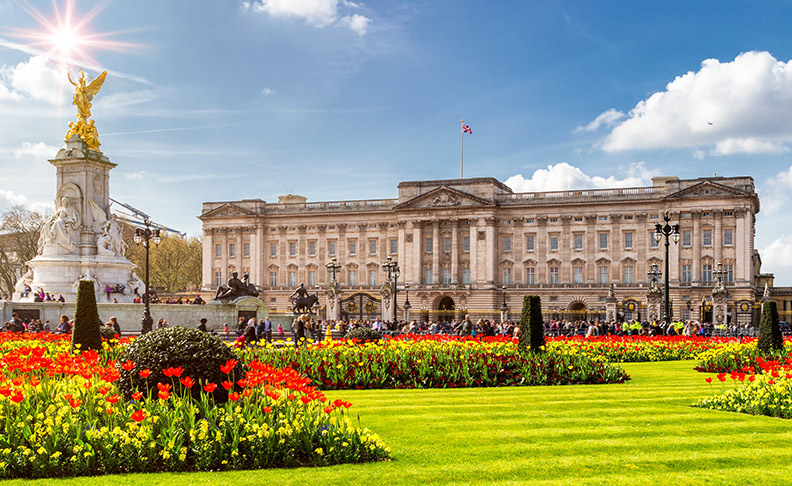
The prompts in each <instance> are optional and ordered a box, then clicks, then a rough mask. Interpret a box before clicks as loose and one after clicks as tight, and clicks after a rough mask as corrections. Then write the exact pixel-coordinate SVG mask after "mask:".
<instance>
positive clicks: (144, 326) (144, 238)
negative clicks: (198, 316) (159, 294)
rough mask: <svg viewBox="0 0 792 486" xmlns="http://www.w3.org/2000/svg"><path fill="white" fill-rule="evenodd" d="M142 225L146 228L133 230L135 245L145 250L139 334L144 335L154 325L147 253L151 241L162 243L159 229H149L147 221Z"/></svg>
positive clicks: (156, 243)
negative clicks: (144, 274)
mask: <svg viewBox="0 0 792 486" xmlns="http://www.w3.org/2000/svg"><path fill="white" fill-rule="evenodd" d="M143 224H144V225H145V226H146V228H145V229H143V228H135V236H134V240H135V244H138V245H139V244H141V243H142V244H143V247H144V248H145V249H146V280H145V282H144V283H145V291H144V293H143V303H144V304H145V306H146V307H145V309H144V310H143V320H142V321H141V327H140V333H141V334H146V333H147V332H150V331H151V328H152V327H153V325H154V319H153V318H152V317H151V308H150V307H149V300H150V296H149V251H150V250H151V243H150V242H151V241H153V242H154V244H155V245H159V244H160V242H161V241H162V238H160V230H159V228H156V229H153V230H152V229H151V221H149V220H148V219H144V220H143Z"/></svg>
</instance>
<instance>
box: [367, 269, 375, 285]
mask: <svg viewBox="0 0 792 486" xmlns="http://www.w3.org/2000/svg"><path fill="white" fill-rule="evenodd" d="M368 284H369V285H370V286H372V287H374V286H375V285H377V270H369V279H368Z"/></svg>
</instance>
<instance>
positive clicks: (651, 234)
mask: <svg viewBox="0 0 792 486" xmlns="http://www.w3.org/2000/svg"><path fill="white" fill-rule="evenodd" d="M659 246H660V242H659V241H657V240H655V238H654V231H650V232H649V248H658V247H659Z"/></svg>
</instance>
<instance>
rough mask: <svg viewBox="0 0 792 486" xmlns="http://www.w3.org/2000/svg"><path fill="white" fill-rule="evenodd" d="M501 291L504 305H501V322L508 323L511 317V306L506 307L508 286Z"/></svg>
mask: <svg viewBox="0 0 792 486" xmlns="http://www.w3.org/2000/svg"><path fill="white" fill-rule="evenodd" d="M501 290H502V291H503V304H501V322H506V321H507V320H508V319H507V318H508V316H509V306H508V305H506V286H505V285H504V286H502V287H501Z"/></svg>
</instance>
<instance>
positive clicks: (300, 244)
mask: <svg viewBox="0 0 792 486" xmlns="http://www.w3.org/2000/svg"><path fill="white" fill-rule="evenodd" d="M307 229H308V226H307V225H304V224H301V225H298V226H297V283H298V284H299V283H300V282H303V283H305V285H306V287H307V288H309V287H310V283H309V282H308V267H306V264H307V263H308V262H307V261H306V258H307V255H308V242H307V240H306V230H307ZM310 291H313V290H310Z"/></svg>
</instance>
